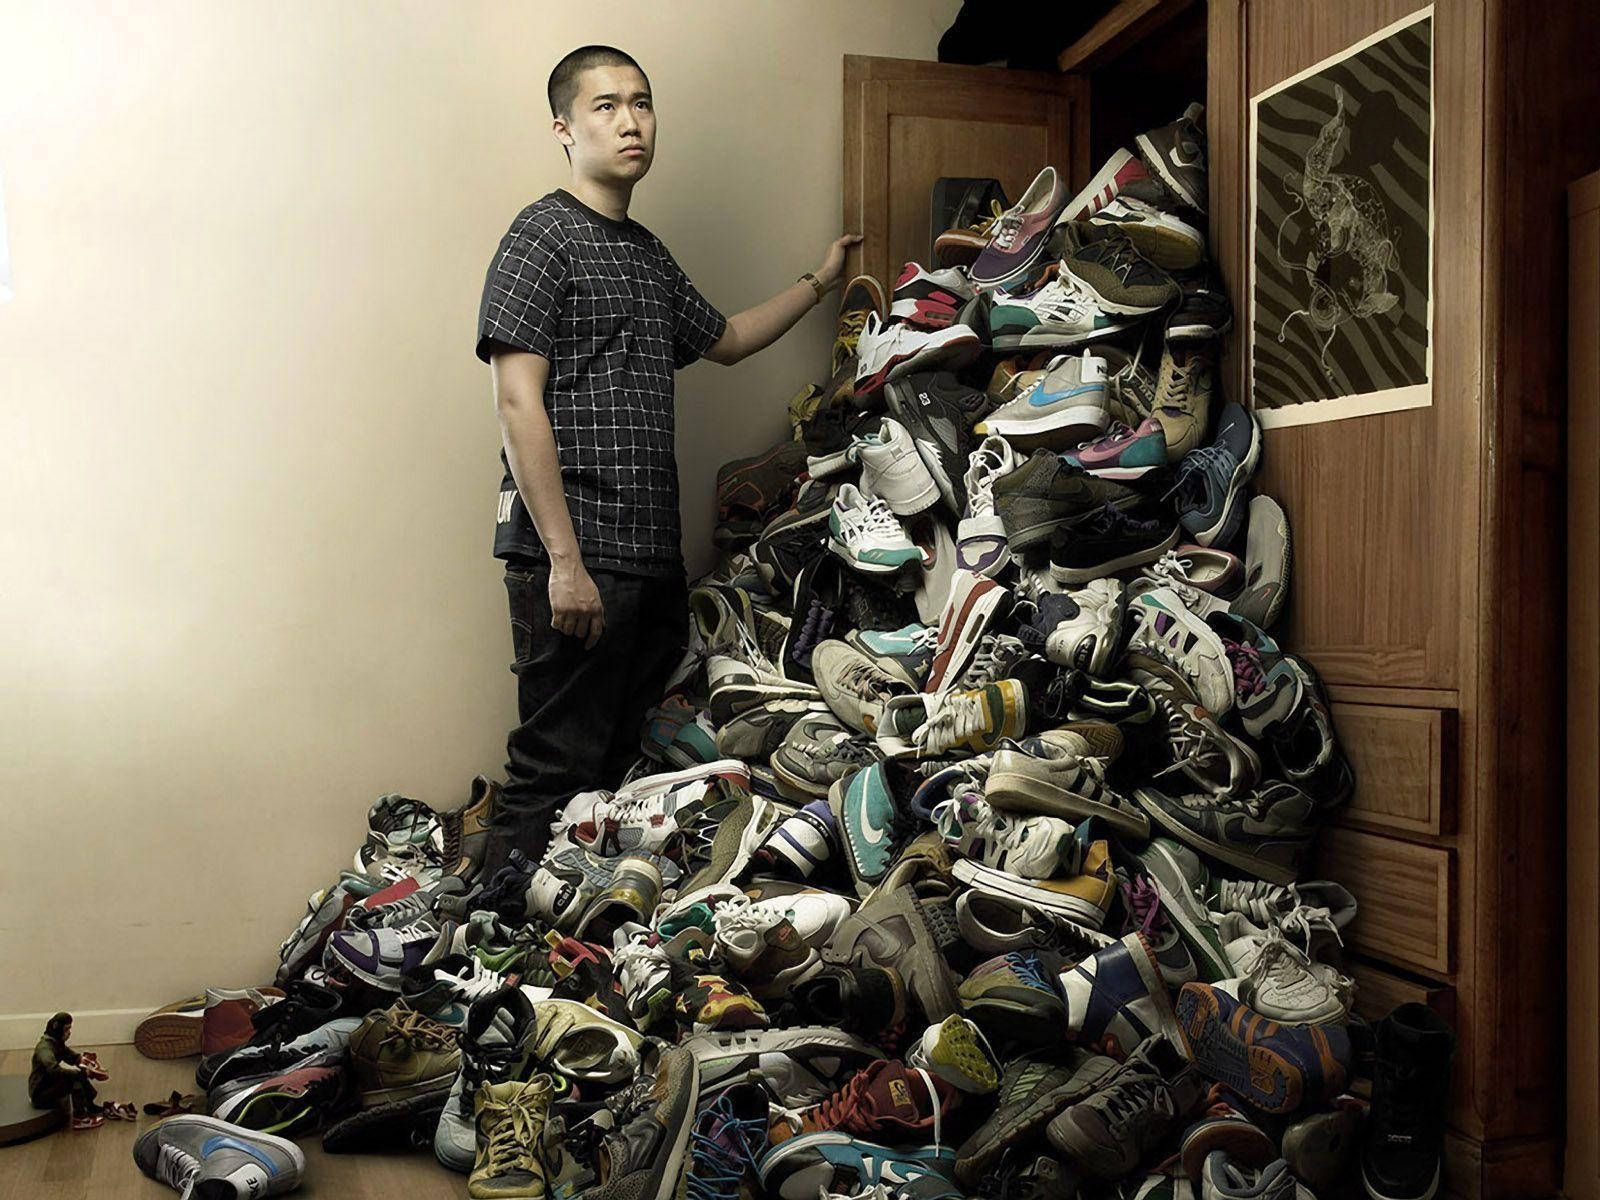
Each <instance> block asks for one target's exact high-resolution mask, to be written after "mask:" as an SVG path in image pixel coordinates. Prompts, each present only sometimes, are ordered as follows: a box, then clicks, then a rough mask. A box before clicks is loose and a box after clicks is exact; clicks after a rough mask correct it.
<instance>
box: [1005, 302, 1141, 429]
mask: <svg viewBox="0 0 1600 1200" xmlns="http://www.w3.org/2000/svg"><path fill="white" fill-rule="evenodd" d="M1133 321H1134V318H1132V317H1128V316H1124V315H1121V314H1118V313H1111V312H1107V311H1106V310H1105V309H1103V308H1101V307H1100V305H1099V304H1098V303H1096V302H1095V300H1094V298H1093V297H1092V296H1090V295H1089V294H1088V293H1087V292H1084V291H1082V290H1080V289H1079V288H1078V286H1077V285H1076V283H1074V282H1073V281H1072V279H1071V278H1070V277H1068V278H1066V279H1062V278H1060V277H1059V276H1055V277H1052V278H1050V279H1048V280H1047V281H1046V282H1044V283H1042V284H1040V285H1039V286H1038V287H1037V288H1035V289H1034V290H1033V291H1031V292H1025V293H1022V294H1020V295H1012V294H1010V293H1008V292H1000V293H997V294H996V295H995V297H994V299H993V302H992V303H991V305H990V308H989V343H990V345H991V346H992V347H993V348H994V349H995V350H996V351H1005V350H1030V349H1034V348H1036V347H1045V346H1080V345H1082V344H1083V343H1085V342H1093V341H1099V340H1100V339H1101V338H1106V337H1111V336H1112V335H1113V334H1116V333H1120V332H1121V331H1122V330H1124V329H1128V328H1130V327H1131V326H1132V324H1133ZM1102 428H1104V426H1102Z"/></svg>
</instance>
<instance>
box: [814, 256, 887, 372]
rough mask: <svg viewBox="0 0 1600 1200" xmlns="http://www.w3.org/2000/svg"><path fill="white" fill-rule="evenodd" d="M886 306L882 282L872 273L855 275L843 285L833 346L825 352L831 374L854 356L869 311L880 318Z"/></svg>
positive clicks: (884, 312)
mask: <svg viewBox="0 0 1600 1200" xmlns="http://www.w3.org/2000/svg"><path fill="white" fill-rule="evenodd" d="M886 310H887V304H886V302H885V299H884V294H883V284H881V283H879V282H878V281H877V280H876V279H874V278H873V277H872V276H871V275H857V276H856V277H855V278H854V279H852V280H851V281H850V282H849V283H847V284H845V285H844V291H843V292H842V293H841V294H840V297H839V315H838V318H837V319H836V321H835V325H834V335H833V347H832V349H831V351H830V352H829V355H828V362H829V368H828V370H829V373H830V374H838V372H839V370H840V368H841V367H843V366H844V364H845V363H846V362H848V361H849V360H850V359H851V358H853V357H855V353H856V343H857V342H859V341H860V340H861V330H862V327H863V326H865V324H866V322H867V316H868V314H875V315H876V316H877V317H878V319H879V320H880V321H881V320H882V319H883V318H884V316H885V314H886Z"/></svg>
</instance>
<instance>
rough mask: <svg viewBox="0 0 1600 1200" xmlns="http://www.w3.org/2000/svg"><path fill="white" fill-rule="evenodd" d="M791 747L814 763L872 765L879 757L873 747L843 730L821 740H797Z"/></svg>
mask: <svg viewBox="0 0 1600 1200" xmlns="http://www.w3.org/2000/svg"><path fill="white" fill-rule="evenodd" d="M790 749H791V750H793V751H794V752H795V753H797V754H800V755H801V756H803V757H804V758H806V759H808V760H809V761H811V762H813V763H816V762H828V761H833V762H838V761H843V762H845V763H858V764H860V765H861V766H870V765H871V764H872V763H874V762H876V761H877V758H878V756H877V755H876V754H874V753H873V751H872V747H870V746H868V745H866V744H865V743H863V742H861V741H859V740H858V739H857V738H855V737H854V736H852V735H851V734H849V733H847V732H845V731H843V730H841V731H840V732H838V733H835V734H833V735H831V736H829V737H827V738H823V739H821V740H820V741H814V742H796V743H794V744H793V745H792V746H790Z"/></svg>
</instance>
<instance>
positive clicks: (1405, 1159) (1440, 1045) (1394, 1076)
mask: <svg viewBox="0 0 1600 1200" xmlns="http://www.w3.org/2000/svg"><path fill="white" fill-rule="evenodd" d="M1376 1033H1377V1064H1376V1066H1375V1067H1374V1069H1373V1073H1372V1075H1373V1078H1372V1114H1371V1118H1370V1120H1369V1122H1368V1126H1367V1129H1368V1133H1367V1140H1366V1144H1365V1145H1363V1146H1362V1148H1361V1182H1362V1185H1363V1186H1364V1187H1365V1188H1366V1192H1367V1195H1368V1196H1370V1197H1372V1200H1429V1198H1430V1197H1432V1196H1433V1195H1435V1194H1436V1193H1437V1192H1438V1190H1439V1164H1440V1159H1441V1155H1442V1153H1443V1146H1444V1117H1445V1099H1446V1096H1447V1095H1448V1094H1449V1091H1450V1059H1451V1056H1452V1055H1453V1053H1454V1051H1455V1035H1454V1034H1452V1033H1451V1031H1450V1026H1449V1025H1448V1024H1446V1023H1445V1021H1444V1020H1443V1018H1441V1017H1440V1016H1439V1015H1438V1014H1437V1013H1435V1012H1433V1011H1432V1010H1430V1009H1428V1008H1426V1007H1424V1006H1423V1005H1421V1004H1402V1005H1401V1006H1400V1007H1399V1008H1397V1009H1395V1010H1394V1011H1393V1012H1392V1013H1390V1014H1389V1015H1388V1016H1387V1017H1385V1018H1384V1019H1383V1020H1382V1021H1379V1022H1378V1026H1377V1031H1376Z"/></svg>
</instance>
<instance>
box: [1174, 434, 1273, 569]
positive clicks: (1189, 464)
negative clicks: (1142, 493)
mask: <svg viewBox="0 0 1600 1200" xmlns="http://www.w3.org/2000/svg"><path fill="white" fill-rule="evenodd" d="M1260 461H1261V426H1260V425H1258V424H1257V423H1256V419H1255V417H1254V416H1253V415H1252V414H1251V412H1250V410H1249V409H1247V408H1245V407H1244V406H1243V405H1241V404H1238V403H1230V404H1229V405H1228V406H1227V407H1226V408H1224V409H1223V410H1222V420H1221V421H1220V422H1219V423H1218V425H1217V436H1216V438H1215V439H1214V440H1213V441H1212V443H1211V445H1209V446H1201V447H1200V448H1199V449H1198V450H1192V451H1190V452H1189V453H1188V454H1186V455H1184V457H1183V460H1182V461H1181V462H1179V464H1178V481H1177V483H1176V484H1175V485H1174V487H1173V490H1174V491H1175V492H1176V493H1177V495H1178V521H1179V523H1180V524H1181V525H1182V526H1183V528H1184V530H1185V532H1187V533H1188V534H1189V536H1190V537H1191V538H1193V539H1194V540H1195V541H1196V542H1199V543H1200V544H1201V545H1202V546H1223V545H1226V544H1227V543H1229V542H1231V541H1232V540H1233V536H1234V534H1236V533H1238V532H1239V526H1240V525H1241V524H1242V523H1243V522H1244V516H1245V511H1246V509H1247V507H1248V505H1249V498H1248V497H1247V496H1246V495H1245V494H1244V488H1245V484H1247V483H1249V482H1250V477H1251V476H1252V475H1254V474H1255V472H1256V466H1257V464H1258V463H1260Z"/></svg>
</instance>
